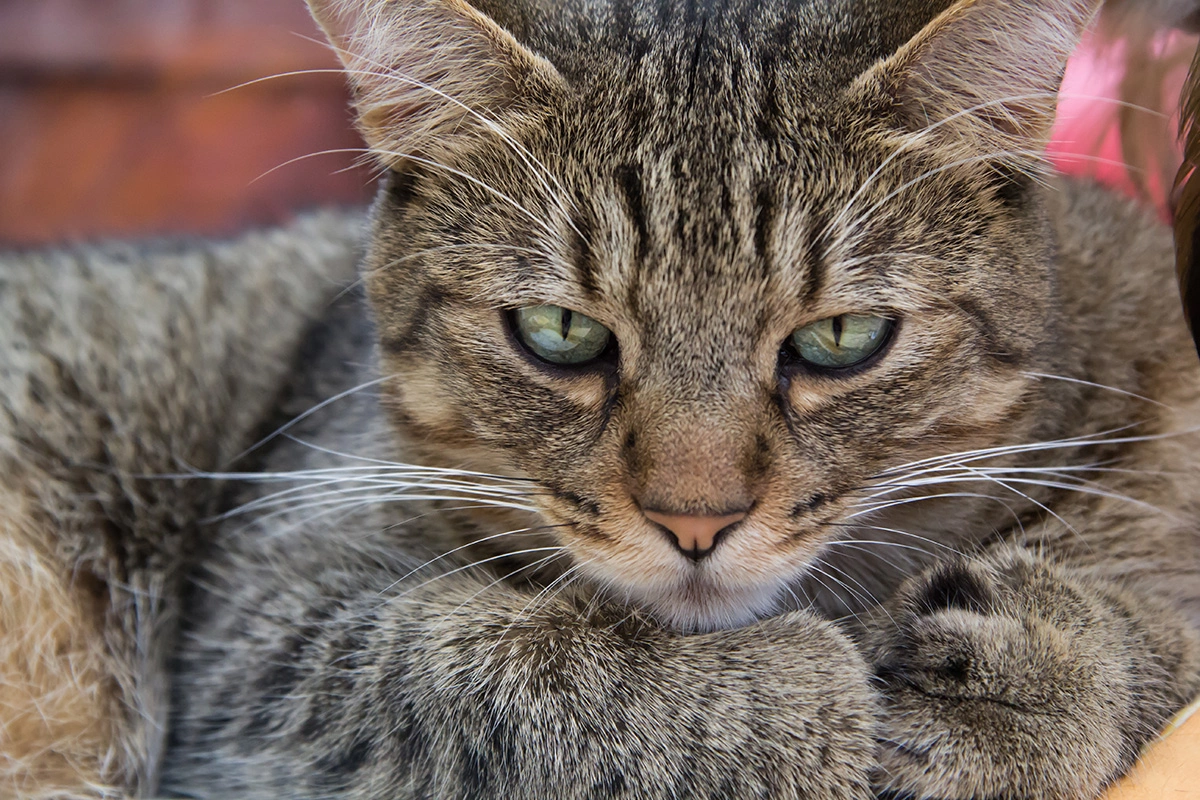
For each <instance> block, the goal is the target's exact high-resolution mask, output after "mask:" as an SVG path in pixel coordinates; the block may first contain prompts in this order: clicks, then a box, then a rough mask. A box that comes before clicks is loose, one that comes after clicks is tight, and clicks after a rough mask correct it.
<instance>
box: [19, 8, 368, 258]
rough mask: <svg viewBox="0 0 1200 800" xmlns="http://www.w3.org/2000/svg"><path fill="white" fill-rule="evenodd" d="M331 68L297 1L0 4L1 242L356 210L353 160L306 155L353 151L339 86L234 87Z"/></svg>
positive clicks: (203, 227) (295, 81)
mask: <svg viewBox="0 0 1200 800" xmlns="http://www.w3.org/2000/svg"><path fill="white" fill-rule="evenodd" d="M337 66H338V64H337V59H336V57H335V56H334V55H333V53H332V52H331V51H330V50H329V49H328V48H327V47H326V46H325V45H324V44H323V39H322V38H321V35H320V32H319V31H318V30H317V28H316V26H315V25H314V24H313V22H312V21H311V20H310V18H309V16H308V11H307V9H306V7H305V5H304V2H303V0H0V242H4V243H7V244H22V245H29V244H36V243H42V242H47V241H55V240H62V239H81V238H96V237H99V236H130V235H143V234H152V233H161V232H189V233H200V234H222V233H228V232H231V231H235V230H238V229H241V228H245V227H248V226H251V225H259V224H264V223H270V222H277V221H282V220H284V219H286V218H287V217H288V216H289V215H290V214H292V213H294V212H295V211H296V210H299V209H303V208H310V207H313V206H317V205H325V204H331V203H342V204H350V203H363V202H366V201H367V200H368V199H369V198H370V196H371V194H372V188H373V183H374V181H373V179H372V176H371V174H370V171H369V170H367V169H364V168H356V167H355V166H354V165H355V163H356V154H353V153H333V154H328V155H312V156H311V157H306V156H310V154H314V153H321V152H323V151H327V150H341V149H347V148H356V147H360V146H361V143H360V141H359V139H358V137H357V135H356V134H355V133H354V131H353V129H352V127H351V124H350V115H349V113H348V111H347V103H348V98H347V95H346V92H345V89H344V88H343V87H344V83H343V80H342V78H341V76H340V75H337V74H336V73H332V72H330V73H323V74H322V73H316V74H307V75H300V76H294V77H281V78H277V79H273V80H267V81H263V82H260V83H256V84H254V85H251V86H244V87H242V88H238V89H232V87H236V86H238V85H239V84H242V83H244V82H246V81H252V80H255V79H258V78H262V77H264V76H269V75H277V74H280V73H285V72H291V71H296V70H313V69H318V70H320V69H336V68H337ZM224 90H230V91H224ZM222 92H223V93H222ZM218 93H219V94H218ZM295 158H300V159H301V160H299V161H296V162H294V163H292V164H287V165H285V166H281V165H284V164H285V162H288V161H289V160H291V159H295ZM276 168H278V169H276ZM273 169H274V171H273V172H270V171H271V170H273ZM268 172H269V174H267V173H268Z"/></svg>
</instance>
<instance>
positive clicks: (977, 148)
mask: <svg viewBox="0 0 1200 800" xmlns="http://www.w3.org/2000/svg"><path fill="white" fill-rule="evenodd" d="M1100 4H1101V3H1100V0H1024V1H1023V2H1012V0H958V2H955V3H953V4H951V5H950V7H949V8H947V9H946V10H945V11H943V12H942V13H941V14H939V15H938V16H937V17H936V18H935V19H934V20H933V21H932V22H930V23H929V24H928V25H926V26H925V27H924V28H923V29H922V30H921V31H920V32H919V33H918V34H917V35H916V36H914V37H913V38H912V39H911V40H909V42H908V43H906V44H905V45H904V46H903V47H901V48H900V49H899V50H898V51H897V52H896V53H895V54H893V55H892V56H891V57H890V58H888V59H886V60H884V61H883V62H881V63H879V64H877V65H876V66H875V67H873V68H872V69H871V70H869V71H868V72H867V73H866V74H864V75H862V76H860V78H859V80H858V81H857V83H856V89H857V90H859V91H862V92H865V93H867V94H868V96H875V97H879V96H880V95H882V96H884V97H885V98H886V99H887V108H888V113H889V115H890V116H891V117H892V119H893V121H894V122H895V123H896V124H897V126H898V127H899V128H901V129H903V130H905V131H906V132H908V133H911V134H913V135H916V136H919V137H927V138H930V139H934V140H936V141H938V142H939V144H942V145H944V146H947V147H951V148H955V147H958V148H964V149H965V151H966V152H968V153H975V154H979V153H983V152H996V153H1005V152H1010V153H1028V152H1036V151H1038V150H1040V148H1041V147H1042V146H1043V145H1044V144H1045V142H1046V141H1047V140H1048V138H1049V134H1050V126H1051V125H1052V123H1053V122H1054V112H1055V103H1056V97H1057V93H1058V89H1059V85H1060V84H1061V82H1062V76H1063V71H1064V70H1065V68H1066V63H1067V58H1068V57H1069V56H1070V55H1071V53H1072V52H1073V51H1074V49H1075V47H1076V45H1077V44H1078V43H1079V40H1080V37H1082V35H1083V33H1084V31H1085V30H1086V28H1087V26H1088V24H1089V22H1090V21H1091V20H1092V18H1093V17H1094V16H1095V15H1096V12H1097V9H1098V8H1099V6H1100Z"/></svg>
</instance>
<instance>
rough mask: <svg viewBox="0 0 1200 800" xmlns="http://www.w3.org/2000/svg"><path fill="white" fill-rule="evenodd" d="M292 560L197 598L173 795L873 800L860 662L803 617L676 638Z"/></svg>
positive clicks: (568, 609)
mask: <svg viewBox="0 0 1200 800" xmlns="http://www.w3.org/2000/svg"><path fill="white" fill-rule="evenodd" d="M326 560H327V562H329V563H333V562H335V561H338V560H342V561H343V563H344V561H345V558H344V556H331V557H329V558H327V559H326ZM289 568H290V565H273V566H272V567H271V568H270V569H263V570H257V571H253V573H251V572H248V571H239V573H238V574H255V575H257V576H261V580H262V583H263V584H264V585H263V586H261V587H249V586H247V585H246V584H245V583H242V584H240V585H239V587H238V588H237V590H236V592H235V591H234V590H232V588H227V589H220V588H217V589H216V592H215V593H214V595H213V596H211V597H209V598H208V600H207V601H206V602H205V603H202V604H201V605H202V606H203V605H206V604H208V603H209V602H215V603H225V602H229V601H232V602H236V603H237V607H236V608H228V607H227V608H225V609H224V610H223V611H221V612H219V613H218V614H216V615H215V616H214V617H212V618H211V619H210V620H209V622H208V623H206V624H205V625H202V626H201V627H200V628H198V629H197V630H196V631H195V632H194V635H193V636H192V637H191V641H190V642H189V643H188V645H187V650H186V651H185V655H184V657H183V659H182V660H181V663H182V664H183V673H182V674H181V676H180V678H179V682H178V684H177V686H176V691H177V697H178V702H177V717H176V719H175V721H174V725H173V729H174V737H175V738H174V745H173V748H172V752H171V755H170V756H169V758H168V761H167V765H166V768H165V772H164V784H165V785H166V786H167V787H168V788H169V789H171V790H175V791H180V792H186V793H187V794H188V796H191V797H211V798H224V797H239V798H244V800H253V799H254V798H276V797H283V796H290V797H300V796H303V797H322V798H333V797H339V798H357V799H358V800H365V798H389V800H391V799H392V798H396V799H399V798H434V797H438V798H441V797H445V798H450V797H461V798H472V800H487V799H488V798H495V799H496V800H501V799H503V800H545V798H556V799H558V800H574V799H576V798H605V799H606V800H609V799H610V798H611V799H612V800H617V799H618V798H629V799H630V800H633V799H634V798H637V800H654V799H655V798H662V800H666V798H683V797H721V798H750V797H754V798H780V799H781V800H782V798H808V799H809V800H838V799H839V798H845V799H848V798H869V797H872V793H871V790H870V786H869V778H868V775H869V770H870V765H871V764H872V763H873V761H874V732H875V729H874V724H875V709H874V702H873V697H872V692H871V689H870V688H869V680H868V676H867V674H866V669H865V665H864V664H863V662H862V660H861V658H860V657H859V656H858V655H857V653H856V651H855V650H854V647H853V645H852V644H851V643H850V642H849V640H847V639H846V638H844V637H843V636H842V635H841V634H840V633H839V632H837V631H836V630H835V629H834V628H833V626H832V625H830V624H829V623H828V622H824V621H820V620H818V619H817V618H815V617H813V616H810V615H807V614H804V613H793V614H789V615H787V616H784V617H780V618H776V619H771V620H765V621H763V622H762V623H760V624H757V625H754V626H751V627H749V628H744V629H740V630H731V631H724V632H720V633H713V634H705V635H694V636H682V635H678V634H675V633H672V632H669V631H666V630H664V629H662V628H661V627H658V626H657V625H655V624H654V623H652V622H650V621H649V620H648V619H647V618H645V617H644V616H643V615H641V614H640V613H638V612H636V611H631V610H628V609H622V608H617V607H613V606H606V605H600V604H589V603H588V602H586V601H585V600H583V599H578V600H576V599H571V598H567V597H563V596H552V595H551V596H542V597H538V596H535V595H534V594H533V593H526V592H521V591H517V590H515V589H513V588H511V587H508V586H505V585H498V584H497V583H496V582H495V581H494V580H490V581H489V580H485V579H484V578H483V577H482V576H479V575H475V576H469V575H467V574H466V573H459V574H452V573H451V574H445V575H443V576H442V577H440V578H437V579H432V580H431V579H430V578H428V577H427V576H423V580H426V581H431V582H430V583H429V585H428V586H427V587H426V588H419V587H418V588H416V589H413V588H406V589H405V590H403V591H401V590H399V588H398V589H397V590H395V591H393V590H389V591H387V592H385V593H384V594H381V593H380V591H379V588H380V587H381V586H382V587H386V586H388V585H389V583H391V582H392V581H394V580H395V579H394V577H389V575H395V574H396V573H394V572H391V573H387V574H381V573H378V572H377V573H376V574H375V577H374V578H373V579H370V578H369V577H368V576H367V574H366V573H357V574H351V573H348V572H346V571H345V570H344V568H343V570H342V571H341V574H340V575H339V576H336V577H334V578H333V579H331V576H330V575H328V574H327V575H326V576H323V577H320V578H314V576H313V575H312V574H307V573H306V574H299V573H296V574H292V575H288V574H287V571H288V569H289ZM326 571H327V573H329V572H332V571H333V570H329V569H327V570H326ZM400 574H403V573H400ZM206 582H208V581H207V580H206ZM210 585H211V584H210ZM218 598H221V599H218ZM235 632H239V633H240V636H235V635H234V634H235ZM239 639H240V641H239Z"/></svg>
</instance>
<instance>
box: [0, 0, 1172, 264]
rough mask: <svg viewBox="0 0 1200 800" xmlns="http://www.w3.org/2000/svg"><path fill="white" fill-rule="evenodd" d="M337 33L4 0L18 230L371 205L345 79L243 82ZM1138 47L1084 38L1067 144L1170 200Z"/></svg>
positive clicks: (309, 64) (8, 228) (2, 213)
mask: <svg viewBox="0 0 1200 800" xmlns="http://www.w3.org/2000/svg"><path fill="white" fill-rule="evenodd" d="M322 41H323V40H322V39H321V35H320V33H319V31H318V30H317V28H316V26H315V25H314V24H313V23H312V21H311V20H310V19H309V16H308V12H307V10H306V8H305V5H304V2H303V0H0V243H4V244H8V245H13V244H17V245H34V244H39V243H45V242H49V241H57V240H64V239H88V238H97V237H101V236H138V235H147V234H155V233H164V232H185V233H196V234H205V235H220V234H225V233H230V232H233V231H236V230H239V229H242V228H246V227H249V226H253V225H262V224H267V223H273V222H280V221H283V220H286V219H287V218H288V217H289V216H290V215H291V214H293V213H295V212H296V211H297V210H301V209H304V208H311V207H313V206H317V205H326V204H357V203H364V202H366V201H367V200H368V199H369V197H370V196H371V194H372V189H373V184H374V180H373V178H372V175H371V172H370V170H369V169H367V168H364V167H356V166H355V165H356V163H357V154H355V153H347V152H333V153H327V152H326V151H339V150H342V151H344V150H347V149H353V148H357V147H359V146H360V142H359V140H358V137H357V135H356V134H355V133H354V131H353V129H352V127H351V124H350V115H349V113H348V110H347V103H348V97H347V95H346V91H345V89H344V85H343V81H342V78H341V77H340V76H339V75H337V74H336V73H334V72H315V73H313V72H310V73H308V74H303V75H296V76H291V77H279V78H274V79H270V80H265V81H260V82H257V83H253V84H251V85H242V84H245V83H246V82H248V81H255V80H257V79H260V78H264V77H266V76H271V75H281V74H282V73H288V72H293V71H303V70H326V69H328V70H334V69H336V67H337V59H336V58H335V57H334V55H333V54H332V53H331V52H330V50H329V49H328V48H327V47H326V46H325V45H324V44H323V43H322ZM1194 41H1195V40H1194V39H1192V40H1189V41H1182V42H1181V41H1178V37H1176V38H1175V39H1169V38H1161V39H1160V40H1158V41H1156V43H1155V44H1154V47H1155V48H1157V52H1156V54H1157V55H1163V54H1168V55H1169V54H1170V53H1172V52H1174V53H1177V54H1178V55H1180V57H1179V58H1176V59H1175V62H1171V60H1170V59H1167V60H1166V61H1164V62H1163V63H1177V67H1178V68H1177V69H1176V70H1175V72H1174V73H1173V74H1172V75H1170V76H1167V79H1166V80H1164V81H1163V82H1162V87H1163V91H1162V92H1161V96H1156V97H1149V98H1141V97H1139V98H1138V101H1139V102H1140V103H1141V102H1144V103H1145V104H1146V105H1148V106H1156V107H1168V108H1174V106H1175V105H1176V97H1177V92H1178V86H1179V84H1180V83H1181V82H1182V78H1183V72H1184V70H1185V65H1186V60H1187V58H1186V57H1187V54H1189V53H1190V52H1191V49H1190V48H1191V47H1192V46H1194ZM1123 57H1124V54H1123V52H1122V50H1121V48H1120V46H1119V45H1118V46H1115V47H1113V46H1106V47H1098V46H1096V45H1094V44H1088V45H1086V46H1085V47H1084V48H1082V49H1081V51H1080V54H1079V55H1078V56H1077V58H1076V59H1075V60H1074V62H1073V63H1072V67H1071V69H1070V70H1069V71H1068V76H1067V81H1066V84H1065V88H1064V96H1063V102H1062V107H1061V114H1060V121H1061V124H1060V126H1059V130H1058V132H1057V133H1056V136H1055V141H1054V143H1053V144H1052V147H1051V153H1052V156H1053V158H1054V160H1055V162H1056V163H1057V164H1058V166H1059V167H1060V168H1063V169H1065V170H1067V171H1071V172H1077V173H1087V174H1093V175H1097V176H1099V177H1100V178H1101V179H1103V180H1106V181H1108V182H1111V183H1114V184H1118V185H1121V186H1122V187H1124V188H1125V189H1126V190H1128V191H1130V192H1135V193H1136V192H1138V191H1143V192H1144V193H1145V187H1149V194H1150V195H1151V196H1152V199H1153V200H1155V201H1157V202H1159V203H1160V204H1161V203H1162V201H1163V198H1164V196H1165V193H1166V190H1165V189H1164V179H1163V178H1162V177H1161V176H1162V175H1173V171H1174V164H1173V163H1170V161H1171V159H1172V158H1173V157H1174V155H1173V154H1172V153H1170V152H1167V153H1166V154H1165V155H1164V154H1163V153H1162V152H1158V151H1157V150H1156V151H1155V153H1156V157H1157V158H1158V161H1159V162H1164V161H1165V162H1166V163H1151V164H1149V165H1147V164H1143V165H1142V167H1143V170H1142V172H1141V173H1135V174H1140V175H1142V176H1143V178H1144V179H1145V180H1144V181H1143V184H1144V186H1143V187H1142V189H1140V190H1139V188H1138V187H1137V185H1136V182H1134V183H1131V182H1130V181H1129V180H1128V176H1127V175H1126V173H1125V169H1124V166H1123V161H1125V160H1127V159H1128V158H1129V157H1130V156H1129V153H1128V152H1125V151H1124V150H1123V149H1122V139H1121V135H1120V133H1121V130H1125V131H1126V132H1128V131H1130V130H1131V128H1130V126H1133V128H1138V126H1141V128H1145V127H1146V123H1147V122H1149V123H1151V127H1153V126H1155V125H1157V128H1155V130H1152V131H1149V132H1147V131H1145V130H1142V131H1141V133H1139V134H1137V135H1138V136H1141V137H1142V138H1144V139H1150V140H1155V139H1157V140H1161V141H1165V142H1168V143H1169V142H1170V136H1169V134H1168V133H1167V131H1168V127H1167V125H1166V124H1165V121H1163V120H1160V119H1158V118H1156V117H1154V116H1153V115H1150V114H1149V113H1148V112H1144V111H1138V110H1130V109H1129V108H1128V107H1126V108H1125V113H1124V114H1123V115H1122V114H1120V113H1118V112H1119V111H1120V110H1121V107H1120V106H1117V105H1115V104H1113V103H1112V102H1111V101H1108V100H1106V98H1112V97H1117V96H1125V97H1128V96H1129V94H1128V93H1127V92H1125V93H1123V90H1122V85H1121V84H1122V74H1123V68H1122V65H1123ZM234 87H240V88H234ZM1155 93H1156V94H1157V92H1155ZM1156 120H1157V121H1156ZM1131 138H1132V137H1131V136H1126V141H1129V140H1131ZM1169 182H1170V181H1169V179H1166V180H1165V183H1166V184H1167V185H1169Z"/></svg>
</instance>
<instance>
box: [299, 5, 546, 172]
mask: <svg viewBox="0 0 1200 800" xmlns="http://www.w3.org/2000/svg"><path fill="white" fill-rule="evenodd" d="M308 7H309V10H310V11H311V12H312V15H313V17H314V18H315V19H316V21H317V23H318V24H319V25H320V26H321V28H322V29H323V30H324V31H325V34H326V36H327V37H328V38H329V41H330V43H331V44H332V45H333V46H334V48H335V49H336V50H337V53H338V55H339V56H340V57H341V60H342V63H343V65H344V66H345V68H346V75H347V78H348V79H349V82H350V86H351V88H352V90H353V93H354V105H355V110H356V112H357V115H358V127H359V129H360V131H361V132H362V134H363V137H364V138H365V139H366V140H367V143H368V144H369V145H370V146H371V149H372V150H373V151H374V152H375V154H376V156H377V158H378V159H379V160H380V162H381V163H382V164H384V165H385V166H388V167H396V166H398V165H399V164H401V163H403V162H404V161H406V160H410V159H413V158H424V157H428V156H429V155H430V154H431V153H433V152H436V151H438V150H441V149H445V148H449V147H453V146H454V145H455V144H456V143H458V142H461V140H462V137H464V136H471V135H478V134H479V133H480V132H482V131H484V130H487V129H489V128H491V129H494V128H495V126H496V125H497V124H499V123H500V121H501V120H502V119H503V118H507V117H512V116H520V115H521V114H524V113H529V112H531V111H533V110H534V109H536V108H538V107H539V105H540V104H541V103H543V102H544V101H546V99H547V98H548V97H549V96H551V95H553V94H554V93H555V92H556V91H558V90H559V89H560V88H561V86H562V83H563V82H562V79H561V77H560V76H559V75H558V73H557V71H556V70H555V69H554V67H553V66H552V65H550V63H549V62H547V61H545V60H544V59H542V58H540V57H538V56H537V55H535V54H534V53H532V52H530V51H529V50H528V49H526V48H525V47H523V46H522V45H521V44H520V43H518V42H517V40H516V39H514V38H513V37H512V36H511V35H510V34H509V33H508V32H507V31H505V30H504V29H503V28H501V27H500V26H499V25H497V24H496V23H495V22H493V21H492V20H491V19H490V18H489V17H487V16H486V15H484V14H482V13H480V12H479V11H477V10H476V9H474V8H473V7H471V6H470V5H468V4H467V3H466V2H463V0H308Z"/></svg>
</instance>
